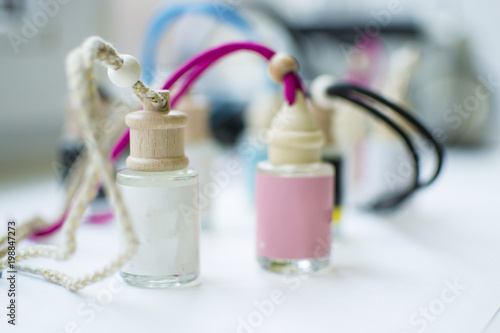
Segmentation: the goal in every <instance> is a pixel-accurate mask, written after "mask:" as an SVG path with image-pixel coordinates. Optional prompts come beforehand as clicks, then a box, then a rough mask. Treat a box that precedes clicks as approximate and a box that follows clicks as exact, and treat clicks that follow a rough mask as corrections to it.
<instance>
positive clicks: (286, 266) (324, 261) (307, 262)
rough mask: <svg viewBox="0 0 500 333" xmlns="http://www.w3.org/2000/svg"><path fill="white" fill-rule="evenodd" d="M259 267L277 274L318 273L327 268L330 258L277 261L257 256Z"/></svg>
mask: <svg viewBox="0 0 500 333" xmlns="http://www.w3.org/2000/svg"><path fill="white" fill-rule="evenodd" d="M257 261H258V262H259V264H260V266H261V267H262V268H264V269H266V270H268V271H271V272H274V273H279V274H307V273H312V272H318V271H321V270H323V269H325V268H327V267H328V265H329V264H330V257H326V258H306V259H277V258H268V257H262V256H257Z"/></svg>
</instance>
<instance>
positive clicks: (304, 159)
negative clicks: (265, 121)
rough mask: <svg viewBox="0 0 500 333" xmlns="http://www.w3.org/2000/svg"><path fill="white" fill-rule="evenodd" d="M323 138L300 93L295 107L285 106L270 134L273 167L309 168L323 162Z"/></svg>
mask: <svg viewBox="0 0 500 333" xmlns="http://www.w3.org/2000/svg"><path fill="white" fill-rule="evenodd" d="M323 142H324V139H323V134H322V133H321V131H320V130H318V126H317V125H316V122H315V121H314V118H313V116H312V114H311V112H310V111H309V109H308V108H307V105H306V103H305V99H304V95H303V94H302V92H300V91H297V92H296V95H295V103H293V105H291V106H290V105H288V104H287V103H284V104H283V106H282V107H281V109H280V111H279V112H278V114H277V115H276V116H275V117H274V119H273V122H272V124H271V129H270V130H269V132H268V144H269V161H270V162H271V163H272V164H275V165H279V164H306V163H317V162H320V161H321V147H322V146H323Z"/></svg>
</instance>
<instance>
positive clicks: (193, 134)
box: [176, 93, 212, 143]
mask: <svg viewBox="0 0 500 333" xmlns="http://www.w3.org/2000/svg"><path fill="white" fill-rule="evenodd" d="M176 108H177V109H179V111H182V112H184V113H186V114H187V116H188V117H189V126H188V127H187V128H186V131H185V132H186V133H185V135H186V143H193V142H199V141H202V140H205V139H208V138H210V137H211V136H212V133H211V131H210V124H209V116H210V105H209V103H208V102H207V101H206V99H204V98H202V97H201V96H193V95H192V94H191V93H189V94H187V95H186V96H185V97H184V98H182V99H181V100H180V101H179V103H178V104H177V106H176Z"/></svg>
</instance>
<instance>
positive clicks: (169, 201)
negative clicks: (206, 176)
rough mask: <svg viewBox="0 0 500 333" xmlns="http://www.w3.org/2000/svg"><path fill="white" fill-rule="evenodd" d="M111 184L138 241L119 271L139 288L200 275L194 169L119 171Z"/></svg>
mask: <svg viewBox="0 0 500 333" xmlns="http://www.w3.org/2000/svg"><path fill="white" fill-rule="evenodd" d="M116 182H117V184H118V187H119V189H120V192H121V194H122V198H123V201H124V203H125V205H126V207H127V209H128V213H129V216H130V219H131V221H132V225H133V227H134V230H135V232H136V233H137V236H138V239H139V249H138V251H137V253H136V255H135V256H134V257H133V259H132V260H131V261H130V262H129V263H128V264H126V265H125V267H124V268H123V270H122V272H121V275H122V277H123V278H124V279H125V281H127V282H128V283H130V284H132V285H135V286H139V287H150V288H162V287H175V286H179V285H182V284H186V283H189V282H192V281H194V280H195V279H196V278H197V277H198V275H199V229H200V224H199V211H198V209H197V207H196V206H197V192H198V173H197V172H196V170H194V169H191V168H186V169H182V170H176V171H165V172H140V171H132V170H129V169H124V170H120V171H119V172H118V174H117V177H116Z"/></svg>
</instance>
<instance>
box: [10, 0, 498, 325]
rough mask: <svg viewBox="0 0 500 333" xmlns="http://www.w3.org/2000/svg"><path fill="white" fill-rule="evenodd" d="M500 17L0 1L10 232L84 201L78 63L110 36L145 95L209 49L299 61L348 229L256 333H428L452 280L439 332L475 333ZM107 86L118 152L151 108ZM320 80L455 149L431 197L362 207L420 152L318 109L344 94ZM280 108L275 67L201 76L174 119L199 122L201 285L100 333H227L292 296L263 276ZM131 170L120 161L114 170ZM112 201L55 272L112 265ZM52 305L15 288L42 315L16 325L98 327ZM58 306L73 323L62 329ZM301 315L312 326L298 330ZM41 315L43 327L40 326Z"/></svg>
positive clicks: (130, 293)
mask: <svg viewBox="0 0 500 333" xmlns="http://www.w3.org/2000/svg"><path fill="white" fill-rule="evenodd" d="M498 13H500V2H499V1H494V0H485V1H474V0H420V1H417V0H349V1H336V0H307V1H304V0H275V1H264V0H209V1H202V0H198V1H180V0H179V1H169V0H163V1H162V0H142V1H137V0H136V1H131V0H0V218H1V219H2V221H5V222H6V221H7V219H8V218H14V219H16V220H18V221H19V223H22V222H23V221H26V220H27V219H28V218H32V217H33V216H38V215H39V216H41V217H43V218H45V219H46V220H47V221H48V222H50V223H52V222H53V221H56V220H57V218H59V217H60V215H58V213H60V210H61V207H63V206H64V201H65V200H64V199H65V197H66V196H68V197H71V194H72V193H75V191H76V190H77V188H76V187H75V186H73V188H71V186H67V185H66V184H67V179H68V178H70V177H68V175H71V170H73V169H72V165H73V163H74V162H75V160H76V159H77V158H78V156H80V155H81V154H82V152H84V151H85V148H84V139H83V138H82V136H81V133H80V126H79V124H78V122H77V121H76V117H75V112H74V110H72V109H71V108H70V107H69V103H68V98H67V80H66V74H65V58H66V56H67V54H68V52H69V51H70V50H72V49H73V48H75V47H77V46H79V45H81V43H82V42H83V41H84V40H85V38H87V37H88V36H91V35H98V36H101V37H103V38H104V39H105V40H107V41H109V42H111V43H113V44H114V46H115V47H116V48H117V49H118V51H119V52H120V53H124V54H131V55H134V56H135V57H136V58H137V59H138V60H139V61H140V63H141V65H142V69H143V73H142V79H143V81H144V82H145V83H147V84H148V85H150V86H151V87H153V88H159V87H161V86H162V84H163V83H164V82H165V80H166V78H167V77H168V76H169V74H170V73H172V72H173V71H174V70H175V69H176V68H177V67H178V66H179V65H180V64H182V63H183V62H184V61H186V60H187V59H189V58H190V57H192V56H194V55H195V54H197V53H198V52H201V51H203V50H205V49H207V48H209V47H213V46H216V45H220V44H222V43H224V42H228V41H243V40H252V41H258V42H260V43H262V44H264V45H267V46H268V47H270V48H272V49H273V50H275V51H284V52H288V53H290V54H292V55H293V56H295V57H296V58H297V59H298V61H299V63H300V65H301V67H300V71H299V74H300V76H301V77H302V78H303V80H304V83H305V85H306V87H307V88H308V90H309V91H310V92H312V97H313V98H312V99H313V102H314V103H316V104H313V105H312V106H315V107H314V108H312V109H313V110H314V114H315V116H316V119H317V123H318V125H319V127H321V129H322V130H323V131H324V134H325V137H326V145H325V149H324V154H323V157H324V159H325V160H328V161H330V162H332V163H333V164H335V166H336V171H337V175H336V182H337V187H336V189H335V190H336V193H335V196H336V199H335V200H336V205H335V206H336V207H335V208H336V209H335V214H334V216H333V220H334V222H336V223H337V225H340V228H334V229H335V232H336V233H337V234H336V235H334V236H335V237H334V242H333V247H334V252H333V253H334V263H333V264H332V267H331V269H329V270H328V272H327V273H325V274H323V275H321V276H319V277H315V278H314V279H310V281H304V282H303V287H301V289H300V290H298V291H296V292H295V294H287V296H290V303H289V304H287V305H286V306H283V307H281V308H280V309H279V310H278V311H276V316H274V317H272V318H271V319H270V320H269V325H268V326H263V327H262V330H259V332H280V331H287V332H291V331H297V330H298V329H299V330H300V329H302V331H311V330H312V331H318V332H319V331H320V329H316V328H314V326H311V325H314V324H316V326H317V327H320V326H321V327H323V329H326V330H327V331H331V327H333V326H329V325H332V323H333V324H335V325H338V327H339V328H338V330H339V331H342V332H347V331H348V329H346V327H349V328H351V330H350V331H354V332H361V331H368V330H370V331H381V332H416V329H415V326H414V325H413V324H412V321H411V318H412V317H411V314H412V313H413V312H414V311H417V309H419V308H420V307H421V306H424V305H427V304H429V306H430V305H431V304H433V303H432V302H434V300H435V299H437V297H440V295H443V293H442V292H441V290H443V284H442V282H443V281H448V279H449V280H450V281H451V280H453V281H455V280H456V278H459V279H460V282H463V283H465V284H466V286H467V287H468V289H467V291H466V292H465V293H464V295H463V296H461V298H460V299H459V300H458V301H457V302H456V303H455V304H453V305H450V306H449V308H446V313H445V314H444V315H443V316H442V317H440V318H439V320H436V321H435V322H434V321H433V322H432V325H433V326H432V327H431V328H430V329H429V330H428V332H452V331H453V332H479V329H480V328H481V327H485V325H486V323H487V322H488V321H489V320H490V319H491V318H492V316H493V315H494V313H498V310H497V309H498V305H499V303H498V299H499V297H500V287H499V284H498V279H499V277H500V269H499V267H500V266H499V265H497V262H498V246H499V245H498V244H499V243H498V239H499V237H500V228H499V225H498V209H497V207H498V193H499V191H500V178H499V177H498V169H499V168H500V149H499V148H500V146H499V139H500V137H499V132H500V131H499V128H500V117H499V111H500V110H499V108H500V101H499V91H500V61H499V59H500V41H499V40H498V37H497V35H498V33H497V32H498V31H499V30H500V20H498ZM96 67H97V68H96V72H95V74H96V75H95V77H96V80H97V83H98V86H99V94H100V99H101V101H100V102H101V103H100V104H99V108H100V109H99V112H98V114H99V115H100V116H101V117H102V119H103V122H102V126H101V129H102V132H103V137H104V139H105V142H106V143H107V147H105V149H109V148H110V146H111V143H112V142H113V141H114V140H115V139H116V138H117V137H118V136H119V134H120V133H121V131H123V129H124V127H125V125H124V122H123V119H124V116H125V114H126V113H127V112H130V111H135V110H138V109H139V107H140V105H139V103H138V101H137V99H136V97H135V96H134V94H133V92H132V91H131V90H130V89H119V88H117V87H115V86H113V85H112V84H111V82H110V81H109V79H108V78H107V76H106V73H105V70H104V68H103V66H96ZM325 74H327V75H330V76H333V77H334V80H336V82H347V83H353V84H357V85H360V86H363V87H366V88H369V89H371V90H373V91H375V92H377V93H379V94H381V95H383V96H386V97H387V98H388V99H390V100H392V101H395V102H397V103H398V104H401V105H403V106H405V107H406V108H407V109H409V110H411V111H412V112H413V114H414V115H415V116H416V117H417V118H418V119H420V120H421V121H422V122H423V123H424V124H425V125H426V126H427V128H428V129H429V130H430V131H431V133H433V134H434V136H435V137H436V139H437V140H438V141H439V142H441V143H443V144H444V145H445V146H446V147H447V154H446V159H445V164H444V169H443V172H442V173H441V175H440V178H439V179H438V181H437V182H436V184H433V186H432V187H430V188H428V189H425V190H424V191H422V192H423V194H422V195H419V196H415V197H416V198H414V197H412V200H410V201H408V202H407V204H406V205H403V206H402V207H400V208H401V209H398V210H397V213H396V214H373V211H369V212H366V211H365V210H361V209H358V208H360V207H365V205H366V204H367V203H368V202H370V201H373V200H374V199H377V198H379V197H382V196H383V195H385V194H387V193H392V192H395V191H398V190H401V189H402V188H404V187H407V186H408V182H409V181H410V180H411V177H410V175H411V172H412V171H411V170H412V168H411V165H410V166H408V161H409V159H408V156H409V155H408V152H407V151H406V150H405V148H404V146H403V144H402V142H401V140H400V139H399V138H398V137H396V136H395V135H394V134H393V133H391V131H389V130H388V129H387V128H386V127H384V125H383V124H379V123H377V122H375V121H374V120H373V119H372V118H370V117H369V116H367V114H366V113H363V112H362V111H360V110H359V109H356V107H354V106H353V105H350V104H348V103H347V102H345V101H340V100H334V101H324V100H322V97H321V95H322V91H319V93H318V91H317V89H316V88H317V87H320V88H321V87H322V86H321V84H318V83H322V82H323V83H325V82H329V83H331V82H332V77H325V76H324V75H325ZM323 88H324V86H323ZM323 91H324V90H323ZM323 95H324V94H323ZM323 97H325V96H323ZM282 103H283V93H282V87H281V86H278V85H276V84H274V83H272V81H271V80H270V79H269V78H268V74H267V65H266V63H265V61H263V59H262V58H260V57H259V56H257V55H255V54H250V53H245V52H239V53H238V54H235V55H231V56H230V57H226V58H225V59H224V60H222V61H219V62H218V63H217V64H216V65H215V66H214V67H213V68H211V70H209V71H207V72H206V73H205V74H204V75H203V77H202V78H201V79H200V80H199V81H198V82H197V83H196V84H195V85H194V87H193V88H192V90H191V91H190V94H189V95H188V96H186V97H185V98H184V99H183V100H182V101H181V102H180V103H179V104H178V105H177V106H176V108H178V109H179V110H181V111H184V112H186V113H188V116H189V125H188V127H187V128H186V132H187V133H186V154H187V156H188V157H189V159H190V164H191V166H192V167H194V168H195V169H197V170H198V171H199V173H200V193H201V198H202V199H203V198H204V199H206V200H205V201H204V202H203V203H202V212H201V215H202V226H203V227H204V228H205V230H204V232H203V233H202V237H201V238H202V239H201V247H202V251H201V253H202V262H203V265H202V266H203V283H202V284H201V286H200V287H196V288H190V289H187V290H183V291H181V292H179V293H171V294H169V295H168V297H165V294H164V293H158V294H153V293H150V294H147V296H145V295H146V294H145V292H144V291H143V290H139V289H134V288H125V289H124V292H123V294H122V295H120V296H119V297H117V298H116V302H115V303H114V304H111V305H110V306H108V307H107V309H106V310H105V312H103V313H105V315H104V314H103V315H101V316H97V319H96V321H95V322H93V323H92V325H93V326H94V327H93V329H91V330H89V331H92V332H98V331H99V329H98V328H100V329H101V331H108V332H109V331H110V330H111V328H110V327H113V329H115V328H116V327H115V326H114V325H115V323H120V324H121V325H122V326H123V325H124V323H125V322H124V318H129V319H128V321H129V322H128V323H127V324H126V325H127V327H128V328H129V330H132V329H133V330H135V331H137V330H138V329H142V330H143V329H144V327H143V326H142V325H144V323H148V324H149V323H150V322H152V323H154V322H155V323H157V324H158V325H161V327H162V329H164V327H165V325H166V324H165V323H167V322H168V323H170V322H172V326H171V327H184V326H185V325H188V326H189V327H191V328H192V331H195V332H199V331H200V330H201V329H203V330H207V327H209V326H206V325H207V323H211V324H212V326H216V327H218V329H216V330H212V331H217V332H221V331H229V329H224V328H227V327H230V328H234V327H236V326H237V322H236V318H239V316H245V318H246V315H244V314H245V313H249V311H251V310H253V305H252V304H254V303H253V301H254V299H256V297H257V299H258V300H262V299H264V298H265V297H268V296H269V295H270V291H271V290H273V288H278V290H281V289H282V288H283V282H282V281H281V279H280V277H278V276H277V275H275V274H271V273H269V274H268V273H267V272H265V271H262V270H259V269H258V267H257V264H256V262H255V260H254V259H255V258H254V257H255V242H254V236H255V235H254V232H253V231H254V226H255V208H254V202H253V197H254V193H253V186H254V185H253V184H254V176H253V175H254V172H255V166H256V163H257V162H258V161H261V160H265V159H266V154H267V151H266V144H265V140H264V135H263V133H264V132H265V131H266V129H267V128H269V126H270V122H271V119H272V118H273V116H274V114H275V112H276V111H277V109H278V108H279V107H280V105H281V104H282ZM385 111H387V110H385ZM400 125H401V127H403V128H405V129H407V128H406V127H405V124H401V123H400ZM414 134H415V133H414ZM419 151H420V152H421V157H422V159H423V166H424V168H423V169H424V176H423V177H422V179H423V178H425V177H426V176H429V174H430V172H431V171H432V166H434V165H435V157H434V154H433V152H432V149H429V147H428V145H426V144H422V143H421V142H420V143H419ZM235 160H236V161H238V162H240V165H241V166H242V170H243V172H242V173H241V176H240V175H238V176H235V177H233V178H231V179H230V181H229V183H230V184H227V183H224V184H223V183H221V182H220V178H219V179H218V178H217V176H216V175H217V172H220V171H224V170H225V168H226V167H227V165H228V164H229V163H228V162H229V161H235ZM123 165H124V163H123V160H121V161H120V162H119V163H118V165H117V168H121V167H123ZM401 168H402V169H401ZM77 170H78V169H77ZM401 170H403V171H404V170H406V171H405V172H403V175H402V171H401ZM80 171H81V170H80ZM75 173H76V174H78V173H77V172H75ZM214 175H215V176H214ZM388 175H389V176H390V175H396V177H397V176H398V175H399V176H400V177H399V178H390V177H389V178H388ZM75 179H78V177H77V176H76V177H75ZM209 183H211V184H209ZM214 184H216V185H217V186H219V188H218V189H220V192H218V193H220V195H213V196H209V195H208V194H209V193H208V190H207V187H206V186H205V185H212V186H213V185H214ZM73 185H74V184H73ZM434 185H435V186H434ZM222 190H223V191H222ZM102 197H103V194H102V193H101V194H100V198H98V199H96V200H95V201H94V202H93V204H92V205H91V207H90V209H89V211H88V214H87V216H86V217H88V220H89V221H90V222H96V223H93V224H92V223H85V224H84V225H83V226H82V228H81V230H80V231H79V234H78V237H79V238H80V239H81V240H82V241H80V242H79V244H78V247H79V248H78V251H76V258H75V260H72V261H68V262H58V263H53V262H52V261H51V262H50V264H51V267H52V264H54V265H55V266H56V267H59V268H62V269H64V270H65V271H66V269H69V270H71V269H72V270H73V271H76V272H78V273H87V272H88V271H89V269H90V268H91V267H92V266H95V265H96V263H98V261H99V260H102V261H104V260H106V256H109V257H110V256H112V255H113V253H114V252H113V251H115V252H116V251H117V248H118V239H117V238H118V237H116V235H118V232H117V230H116V229H117V228H118V226H117V225H118V224H117V223H113V224H112V223H108V224H105V223H102V222H103V220H104V221H110V220H111V218H112V214H110V210H109V207H108V206H107V203H106V201H105V200H103V198H102ZM207 197H208V199H207ZM69 199H71V198H69ZM69 202H70V201H69V200H66V204H68V203H69ZM344 208H345V209H344ZM351 208H352V209H351ZM61 215H62V214H61ZM92 218H95V220H94V221H93V220H92ZM340 220H342V222H341V223H340V222H339V221H340ZM89 221H86V222H89ZM351 222H352V223H351ZM339 223H340V224H339ZM2 225H4V224H3V222H1V221H0V226H2ZM207 229H211V230H208V231H207ZM3 230H6V229H3ZM339 230H340V231H339ZM214 231H215V232H214ZM2 233H3V231H2ZM61 234H62V233H58V235H59V236H61ZM337 236H338V237H337ZM61 239H62V236H61ZM61 239H60V240H61ZM80 239H79V240H80ZM54 240H56V241H57V236H56V237H55V238H39V239H37V241H40V242H50V243H53V241H54ZM28 242H29V240H28V241H27V243H28ZM228 249H229V250H228ZM103 254H104V255H103ZM106 283H107V282H106ZM0 284H1V281H0ZM41 286H42V283H41V282H40V281H37V280H35V279H26V280H23V285H22V287H21V288H26V289H23V290H22V291H21V295H22V296H21V297H28V298H29V300H28V301H26V302H25V301H24V300H23V301H21V306H23V308H22V311H23V314H22V315H21V317H20V318H21V320H23V319H22V318H28V320H24V322H23V324H25V325H31V326H33V328H32V329H30V330H29V331H33V330H34V329H35V328H34V327H35V325H36V327H37V328H36V329H38V330H39V329H40V327H41V326H40V325H42V324H45V325H46V326H47V327H49V326H50V327H52V330H51V331H56V329H57V331H62V330H63V326H62V325H61V324H62V322H63V319H65V320H68V319H71V318H74V317H77V319H78V320H77V321H78V322H80V323H83V324H84V325H86V323H85V322H84V320H83V318H82V317H81V315H80V317H78V316H77V314H78V309H80V305H81V304H82V303H81V302H83V299H85V298H88V299H90V298H92V297H94V296H95V295H94V294H93V293H92V292H89V293H88V294H84V295H83V296H82V295H80V294H74V293H68V292H67V291H66V290H63V288H60V287H57V286H54V285H49V284H43V286H44V287H41ZM52 287H53V289H51V288H52ZM95 287H96V288H102V284H101V285H96V286H95ZM30 288H31V289H30ZM315 288H316V289H315ZM91 290H92V289H91ZM94 291H95V289H94ZM184 295H187V296H184ZM30 297H31V298H30ZM127 297H130V298H127ZM204 297H205V298H204ZM145 299H146V300H147V301H146V302H143V301H144V300H145ZM151 299H153V301H151ZM266 299H267V298H266ZM94 300H95V298H94ZM49 301H52V303H51V305H54V304H60V308H59V309H58V316H54V315H53V311H54V307H53V306H52V307H51V306H47V304H49V303H48V302H49ZM150 301H151V303H150V304H149V306H148V304H147V303H148V302H150ZM71 302H73V303H71ZM183 302H185V303H183ZM447 303H448V302H447ZM207 304H210V307H207V306H206V305H207ZM294 304H295V305H294ZM304 304H307V305H308V307H307V308H308V309H309V311H315V314H314V315H311V316H309V315H304V314H306V313H305V312H304V308H305V307H304ZM443 304H444V303H443ZM184 305H185V306H184ZM321 305H323V307H321ZM448 305H449V304H448ZM448 305H447V306H448ZM54 306H55V305H54ZM186 308H188V309H190V310H189V311H186V310H185V309H186ZM44 309H46V311H51V313H48V312H47V313H44V312H43V311H44ZM24 311H26V312H24ZM124 311H129V312H130V316H128V315H127V312H124ZM159 311H161V316H158V313H160V312H159ZM211 311H212V312H211ZM280 311H282V312H280ZM495 311H497V312H495ZM25 313H26V314H28V315H25ZM32 313H33V314H35V315H36V316H38V319H40V318H41V320H38V321H37V320H31V318H29V316H30V315H31V314H32ZM250 313H252V312H250ZM311 313H312V312H311ZM415 313H416V312H415ZM223 314H226V316H223ZM193 318H196V320H193ZM358 318H363V320H358ZM408 318H410V319H408ZM496 318H497V319H496V329H497V330H495V328H493V329H492V330H489V331H486V330H484V331H483V332H498V327H499V326H500V319H499V318H500V317H498V316H497V317H496ZM107 319H109V320H107ZM200 319H204V320H200ZM290 319H293V320H290ZM266 320H267V319H266ZM181 325H184V326H181ZM266 325H267V324H266ZM273 325H274V326H273ZM283 325H285V326H283ZM286 325H288V329H287V328H286ZM412 326H413V327H412ZM158 327H160V326H158ZM343 327H344V329H343ZM368 327H369V328H368ZM59 328H60V329H59ZM377 328H379V330H377ZM266 329H268V330H266ZM374 329H375V330H374ZM209 331H210V329H209ZM233 331H234V330H233Z"/></svg>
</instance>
